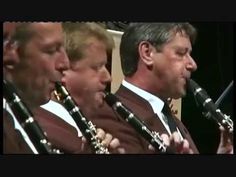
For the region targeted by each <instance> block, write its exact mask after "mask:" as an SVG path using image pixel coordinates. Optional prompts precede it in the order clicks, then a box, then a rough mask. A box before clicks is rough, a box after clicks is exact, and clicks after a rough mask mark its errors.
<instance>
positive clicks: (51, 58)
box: [13, 23, 69, 106]
mask: <svg viewBox="0 0 236 177" xmlns="http://www.w3.org/2000/svg"><path fill="white" fill-rule="evenodd" d="M30 28H31V29H32V30H33V33H34V34H33V36H32V37H31V38H30V39H29V41H28V42H27V43H26V45H25V46H24V47H22V48H21V47H19V49H18V56H19V58H20V63H19V64H18V65H17V66H16V67H15V69H14V71H13V78H14V84H16V86H17V88H19V89H20V91H21V92H22V95H23V97H24V98H25V99H26V100H27V101H28V102H29V104H33V105H36V106H39V105H41V104H44V103H46V102H47V101H48V100H49V99H50V95H51V92H52V91H53V90H54V85H55V84H54V83H55V81H60V80H61V77H62V71H63V70H65V69H68V67H69V61H68V58H67V55H66V53H65V49H64V46H63V33H62V27H61V24H60V23H32V24H31V27H30ZM24 93H27V95H26V94H24Z"/></svg>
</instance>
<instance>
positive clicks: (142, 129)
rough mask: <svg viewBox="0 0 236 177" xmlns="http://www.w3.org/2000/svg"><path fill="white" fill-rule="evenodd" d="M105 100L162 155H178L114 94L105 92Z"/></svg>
mask: <svg viewBox="0 0 236 177" xmlns="http://www.w3.org/2000/svg"><path fill="white" fill-rule="evenodd" d="M104 100H105V101H106V103H107V104H108V105H109V106H110V107H112V109H113V110H114V111H115V112H116V113H118V115H119V116H120V117H121V118H123V119H125V120H126V121H127V122H128V123H129V124H130V125H131V126H132V127H133V128H134V129H135V130H136V131H137V132H138V133H139V134H141V135H142V137H143V138H144V139H146V140H147V141H148V142H149V143H150V144H151V145H152V146H154V147H155V148H156V150H158V152H160V153H162V154H164V153H166V154H174V153H176V152H175V151H174V150H173V149H172V148H171V147H167V146H166V145H165V144H164V142H163V140H162V138H161V136H160V135H159V133H158V132H156V131H151V130H150V129H149V128H148V126H147V125H146V124H145V123H144V122H143V121H141V119H140V118H138V117H137V116H136V115H135V114H134V113H132V112H131V110H129V108H127V107H126V106H124V105H123V104H122V103H121V101H120V100H119V99H118V98H117V97H116V96H115V95H114V94H112V93H109V92H105V97H104Z"/></svg>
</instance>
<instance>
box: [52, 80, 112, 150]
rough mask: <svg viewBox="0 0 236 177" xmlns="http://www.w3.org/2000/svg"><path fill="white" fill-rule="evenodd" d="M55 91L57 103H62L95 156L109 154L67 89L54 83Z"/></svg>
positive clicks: (60, 84) (58, 83)
mask: <svg viewBox="0 0 236 177" xmlns="http://www.w3.org/2000/svg"><path fill="white" fill-rule="evenodd" d="M55 88H56V90H55V92H54V94H55V96H56V98H57V100H58V101H60V102H62V104H63V106H64V107H65V108H66V110H67V111H68V112H69V114H70V115H71V117H72V118H73V119H74V121H75V123H76V125H77V126H78V127H79V129H80V131H81V133H82V134H83V135H84V137H85V138H86V139H87V141H88V142H89V144H90V146H91V148H92V150H93V152H94V153H95V154H109V151H108V149H107V148H106V147H104V146H103V145H102V144H101V142H100V140H99V139H98V138H97V137H96V128H95V126H94V125H93V123H92V122H91V121H89V120H87V118H86V117H85V116H84V115H83V113H82V111H81V110H80V109H79V107H78V106H77V104H76V102H75V101H74V99H73V98H72V97H71V96H70V94H69V92H68V91H67V89H66V88H65V87H64V86H63V85H62V83H60V82H56V86H55Z"/></svg>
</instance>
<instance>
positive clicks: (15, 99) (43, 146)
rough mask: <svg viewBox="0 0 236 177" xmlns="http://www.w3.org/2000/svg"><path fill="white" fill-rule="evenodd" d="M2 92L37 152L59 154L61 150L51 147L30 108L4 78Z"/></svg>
mask: <svg viewBox="0 0 236 177" xmlns="http://www.w3.org/2000/svg"><path fill="white" fill-rule="evenodd" d="M3 93H4V98H5V99H6V100H7V102H8V104H9V106H10V108H11V109H12V111H13V113H14V115H15V117H16V118H17V120H18V121H19V123H20V125H21V126H22V128H23V129H24V130H25V132H26V133H27V135H28V137H29V139H30V140H31V142H32V143H33V145H34V147H35V148H36V150H37V152H38V153H39V154H60V153H61V152H60V151H59V150H58V149H53V148H52V147H51V143H50V142H49V141H48V139H47V137H46V135H45V133H44V132H43V130H42V129H41V127H40V126H39V124H38V122H37V121H36V120H35V119H34V118H33V114H32V112H31V111H30V109H29V108H28V107H27V106H26V104H25V103H24V102H23V101H22V100H21V98H20V97H19V95H18V94H17V91H16V89H15V88H14V86H13V85H12V84H11V83H10V82H8V81H6V80H5V79H3Z"/></svg>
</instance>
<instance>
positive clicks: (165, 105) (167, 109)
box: [162, 103, 171, 115]
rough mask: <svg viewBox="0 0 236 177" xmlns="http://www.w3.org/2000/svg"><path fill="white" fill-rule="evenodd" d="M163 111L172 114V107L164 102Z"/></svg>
mask: <svg viewBox="0 0 236 177" xmlns="http://www.w3.org/2000/svg"><path fill="white" fill-rule="evenodd" d="M162 112H163V114H166V115H171V109H170V107H169V106H168V104H167V103H165V104H164V106H163V109H162Z"/></svg>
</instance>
